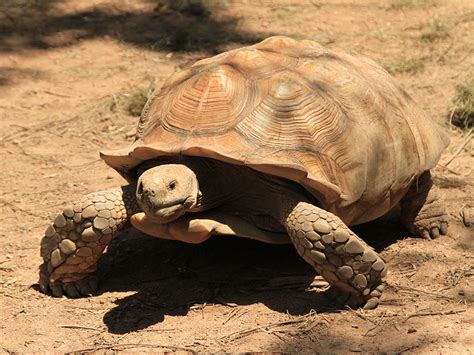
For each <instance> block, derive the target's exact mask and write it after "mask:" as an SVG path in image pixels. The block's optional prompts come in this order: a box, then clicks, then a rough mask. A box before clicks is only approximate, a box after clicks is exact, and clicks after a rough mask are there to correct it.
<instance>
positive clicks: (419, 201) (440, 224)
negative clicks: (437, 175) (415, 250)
mask: <svg viewBox="0 0 474 355" xmlns="http://www.w3.org/2000/svg"><path fill="white" fill-rule="evenodd" d="M400 207H401V216H400V218H401V221H402V223H403V225H404V226H405V227H406V228H407V229H408V230H409V231H410V232H412V233H414V234H418V235H420V236H422V237H423V238H426V239H431V238H437V237H439V236H440V234H441V235H443V234H446V233H447V232H448V215H447V213H446V209H445V207H444V205H443V202H442V200H441V199H440V198H439V196H438V189H437V188H436V186H433V181H432V179H431V174H430V171H429V170H428V171H425V172H424V173H423V174H421V175H420V176H419V177H418V178H417V179H416V180H415V181H414V182H413V183H412V185H411V186H410V188H409V190H408V192H407V193H406V195H405V196H404V197H403V199H402V200H401V202H400Z"/></svg>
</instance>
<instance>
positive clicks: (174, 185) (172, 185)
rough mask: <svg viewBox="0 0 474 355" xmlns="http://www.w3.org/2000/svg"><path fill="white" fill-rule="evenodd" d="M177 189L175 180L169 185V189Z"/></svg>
mask: <svg viewBox="0 0 474 355" xmlns="http://www.w3.org/2000/svg"><path fill="white" fill-rule="evenodd" d="M175 188H176V181H174V180H173V181H171V182H170V183H169V184H168V189H169V190H174V189H175Z"/></svg>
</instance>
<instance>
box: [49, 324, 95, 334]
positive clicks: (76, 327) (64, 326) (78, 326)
mask: <svg viewBox="0 0 474 355" xmlns="http://www.w3.org/2000/svg"><path fill="white" fill-rule="evenodd" d="M57 327H58V328H69V329H85V330H94V331H96V332H100V329H97V328H92V327H87V326H84V325H76V324H59V325H57Z"/></svg>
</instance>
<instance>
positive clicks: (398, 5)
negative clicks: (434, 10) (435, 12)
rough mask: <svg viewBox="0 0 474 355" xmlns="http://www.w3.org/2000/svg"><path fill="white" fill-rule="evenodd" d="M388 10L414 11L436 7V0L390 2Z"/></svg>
mask: <svg viewBox="0 0 474 355" xmlns="http://www.w3.org/2000/svg"><path fill="white" fill-rule="evenodd" d="M388 3H389V4H388V8H389V9H394V10H401V9H416V8H424V7H430V6H436V5H438V3H439V1H438V0H390V1H388Z"/></svg>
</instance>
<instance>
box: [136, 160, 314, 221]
mask: <svg viewBox="0 0 474 355" xmlns="http://www.w3.org/2000/svg"><path fill="white" fill-rule="evenodd" d="M165 164H181V165H184V166H186V167H188V168H189V169H190V170H192V171H193V172H194V174H195V175H196V178H197V181H198V186H199V197H198V199H197V203H196V204H195V205H194V206H192V207H190V208H189V209H188V210H187V211H186V213H188V212H201V211H206V210H209V209H214V208H219V209H221V210H222V211H225V212H226V213H230V214H234V215H241V216H245V215H267V216H268V215H269V216H271V217H273V218H274V219H275V220H277V221H280V220H281V219H282V218H284V215H285V214H286V209H288V206H291V205H293V204H296V203H298V202H300V201H308V200H309V199H310V197H309V196H308V194H307V193H306V192H305V190H304V189H303V188H302V187H301V186H299V185H298V184H296V183H293V182H290V181H287V180H285V179H281V178H277V177H274V176H270V175H267V174H263V173H259V172H257V171H254V170H253V169H250V168H247V167H245V166H239V165H233V164H227V163H223V162H221V161H217V160H214V159H207V158H200V157H184V156H182V157H164V158H160V159H156V160H153V161H149V162H146V163H144V164H143V166H142V168H141V171H139V172H138V173H139V174H141V173H142V172H143V171H144V170H146V169H149V168H151V167H156V166H158V165H160V166H161V165H165ZM282 206H285V208H283V207H282ZM290 208H291V207H290ZM177 217H179V216H177Z"/></svg>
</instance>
